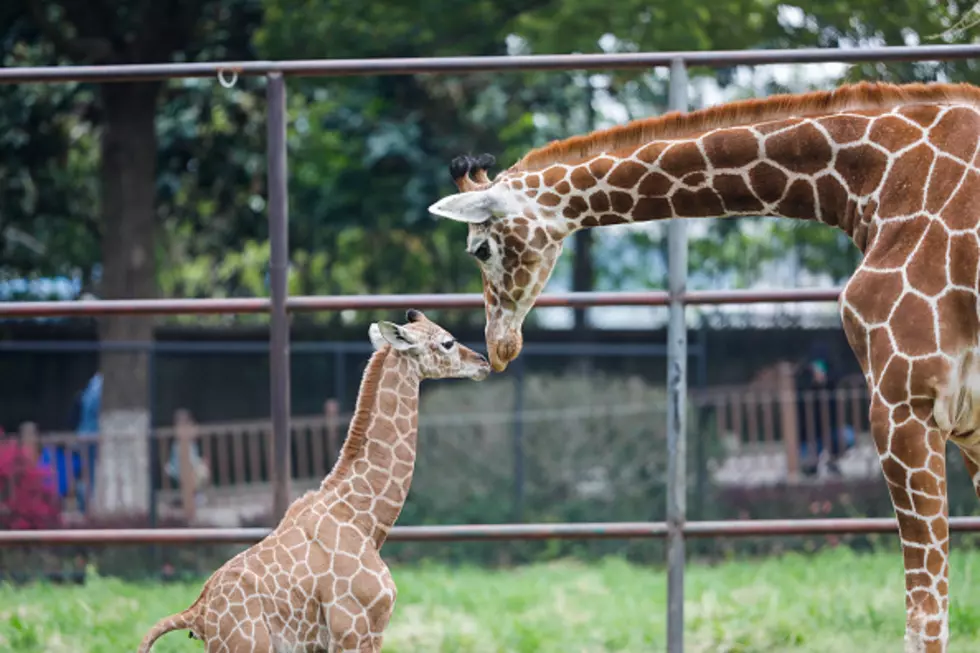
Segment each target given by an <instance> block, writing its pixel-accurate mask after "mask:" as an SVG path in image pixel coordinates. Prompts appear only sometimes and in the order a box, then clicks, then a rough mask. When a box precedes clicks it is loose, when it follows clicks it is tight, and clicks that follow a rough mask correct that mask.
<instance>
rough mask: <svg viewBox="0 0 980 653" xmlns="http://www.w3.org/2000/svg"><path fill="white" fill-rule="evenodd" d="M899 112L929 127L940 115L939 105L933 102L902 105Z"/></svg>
mask: <svg viewBox="0 0 980 653" xmlns="http://www.w3.org/2000/svg"><path fill="white" fill-rule="evenodd" d="M898 112H899V113H900V114H902V115H903V116H905V117H906V118H908V119H909V120H912V121H914V122H917V123H919V124H920V125H922V126H923V127H928V126H929V125H931V124H932V123H933V121H934V120H935V119H936V116H937V115H939V107H937V106H935V105H933V104H913V105H911V106H907V107H902V108H901V109H899V110H898Z"/></svg>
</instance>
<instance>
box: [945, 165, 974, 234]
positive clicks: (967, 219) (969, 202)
mask: <svg viewBox="0 0 980 653" xmlns="http://www.w3.org/2000/svg"><path fill="white" fill-rule="evenodd" d="M978 207H980V175H978V174H977V173H976V172H974V171H973V170H969V171H967V173H966V178H965V179H964V180H963V184H962V185H961V186H960V189H959V190H958V191H956V194H954V195H953V198H952V199H951V200H950V201H949V204H947V205H946V208H944V209H943V212H942V218H943V220H944V221H945V222H946V224H947V225H949V227H950V228H951V229H973V228H975V227H976V226H977V215H978Z"/></svg>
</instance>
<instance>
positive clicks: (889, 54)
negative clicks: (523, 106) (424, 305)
mask: <svg viewBox="0 0 980 653" xmlns="http://www.w3.org/2000/svg"><path fill="white" fill-rule="evenodd" d="M978 55H980V46H977V45H928V46H915V47H910V46H890V47H879V48H850V49H840V48H795V49H780V50H705V51H701V52H630V53H612V54H538V55H522V56H513V57H510V56H487V57H415V58H374V59H316V60H294V61H213V62H201V63H160V64H121V65H111V66H44V67H30V66H23V67H19V68H0V84H2V83H7V84H12V83H24V82H69V81H89V82H123V81H135V80H150V79H170V78H174V77H181V78H190V77H214V76H215V75H218V74H229V73H234V74H236V75H240V76H250V77H254V76H265V75H269V74H271V73H282V74H283V75H286V76H290V77H318V76H323V77H349V76H366V75H416V74H424V73H432V74H451V73H473V72H502V71H515V70H626V69H631V68H640V69H642V68H656V67H668V66H670V65H671V64H672V63H673V62H674V61H675V60H677V59H680V60H682V61H683V62H684V64H685V65H687V66H714V67H719V68H720V67H729V66H754V65H765V64H786V63H861V62H874V61H953V60H956V59H974V58H976V57H977V56H978Z"/></svg>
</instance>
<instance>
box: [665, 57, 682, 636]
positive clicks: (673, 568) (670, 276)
mask: <svg viewBox="0 0 980 653" xmlns="http://www.w3.org/2000/svg"><path fill="white" fill-rule="evenodd" d="M668 103H669V105H670V109H671V110H674V111H686V110H687V68H686V66H685V65H684V60H683V59H680V58H677V59H674V60H673V61H671V63H670V96H669V99H668ZM667 243H668V245H667V246H668V265H667V287H668V292H669V294H670V304H669V306H670V319H669V322H668V326H667V393H668V401H667V651H668V653H682V652H683V651H684V530H683V529H684V518H685V510H686V505H685V504H686V498H687V483H686V478H685V472H686V471H687V470H686V464H687V455H686V453H687V452H686V449H687V447H686V442H685V439H686V437H687V433H686V421H687V420H686V419H685V417H686V413H687V410H686V405H685V400H686V394H687V322H686V320H685V319H684V300H683V299H682V295H683V294H684V292H685V291H686V290H687V224H686V223H685V222H684V221H683V220H678V219H673V220H671V221H670V222H669V224H668V225H667Z"/></svg>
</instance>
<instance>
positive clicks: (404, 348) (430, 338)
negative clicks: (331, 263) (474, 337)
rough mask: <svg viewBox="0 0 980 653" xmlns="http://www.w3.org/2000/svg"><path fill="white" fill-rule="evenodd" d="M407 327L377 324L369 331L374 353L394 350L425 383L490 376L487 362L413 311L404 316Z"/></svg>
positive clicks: (418, 312) (390, 323) (480, 378)
mask: <svg viewBox="0 0 980 653" xmlns="http://www.w3.org/2000/svg"><path fill="white" fill-rule="evenodd" d="M405 319H406V320H408V323H407V324H403V325H401V326H399V325H397V324H395V323H394V322H386V321H381V322H376V323H374V324H372V325H371V326H370V328H369V329H368V336H369V337H370V338H371V344H373V345H374V348H375V349H383V348H385V347H391V350H392V351H393V352H395V354H396V355H397V356H407V357H409V358H410V359H411V360H412V361H413V362H414V364H415V365H414V367H415V368H416V369H417V370H418V372H419V376H420V377H421V378H423V379H472V380H474V381H482V380H483V379H485V378H487V375H488V374H490V364H489V363H488V362H487V359H486V358H484V357H483V356H481V355H480V354H478V353H476V352H475V351H473V350H472V349H470V348H469V347H464V346H463V345H461V344H459V343H458V342H456V339H455V338H454V337H453V336H452V334H451V333H449V332H448V331H446V330H445V329H443V328H442V327H441V326H439V325H438V324H436V323H435V322H433V321H432V320H430V319H429V318H427V317H426V316H425V314H423V313H422V311H417V310H415V309H414V308H413V309H409V310H408V311H407V312H406V314H405Z"/></svg>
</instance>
